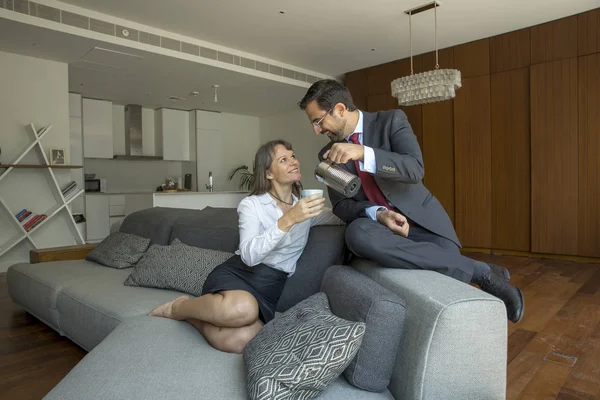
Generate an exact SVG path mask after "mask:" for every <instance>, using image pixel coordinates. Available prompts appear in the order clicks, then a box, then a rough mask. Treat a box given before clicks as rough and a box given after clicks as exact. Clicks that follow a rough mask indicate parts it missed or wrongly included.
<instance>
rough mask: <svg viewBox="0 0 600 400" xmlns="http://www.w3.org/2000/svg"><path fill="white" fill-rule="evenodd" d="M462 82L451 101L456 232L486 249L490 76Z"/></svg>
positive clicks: (489, 239)
mask: <svg viewBox="0 0 600 400" xmlns="http://www.w3.org/2000/svg"><path fill="white" fill-rule="evenodd" d="M455 54H456V53H455ZM462 84H463V86H462V88H461V89H459V90H458V92H457V95H456V99H455V100H454V154H455V159H454V165H455V167H454V170H455V193H456V200H455V201H456V202H455V210H456V232H457V234H458V237H459V239H460V240H461V242H462V244H463V246H467V247H484V248H490V247H491V242H492V226H491V225H492V213H491V208H492V182H491V180H492V178H491V175H492V174H491V127H490V118H491V117H490V77H489V75H483V76H480V77H476V78H467V79H463V82H462ZM425 168H427V167H425Z"/></svg>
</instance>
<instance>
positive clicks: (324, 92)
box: [298, 79, 356, 111]
mask: <svg viewBox="0 0 600 400" xmlns="http://www.w3.org/2000/svg"><path fill="white" fill-rule="evenodd" d="M313 100H316V101H317V104H318V105H319V108H320V109H321V110H331V109H332V108H333V107H334V106H335V105H336V104H337V103H342V104H344V105H345V106H346V108H347V109H348V110H349V111H354V110H356V107H355V106H354V102H353V101H352V95H351V94H350V92H349V91H348V89H346V87H345V86H344V85H342V84H341V83H339V82H338V81H336V80H333V79H323V80H320V81H317V82H315V83H313V84H312V86H311V87H310V88H309V89H308V91H307V92H306V94H305V95H304V98H303V99H302V100H301V101H300V102H299V103H298V105H299V106H300V108H301V109H302V110H306V106H307V105H308V103H310V102H311V101H313Z"/></svg>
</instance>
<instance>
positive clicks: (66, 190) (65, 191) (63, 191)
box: [61, 181, 77, 194]
mask: <svg viewBox="0 0 600 400" xmlns="http://www.w3.org/2000/svg"><path fill="white" fill-rule="evenodd" d="M76 186H77V183H76V182H75V181H71V182H69V183H68V184H67V185H65V187H63V188H62V189H61V192H62V194H65V193H67V192H68V191H69V190H71V189H72V188H74V187H76Z"/></svg>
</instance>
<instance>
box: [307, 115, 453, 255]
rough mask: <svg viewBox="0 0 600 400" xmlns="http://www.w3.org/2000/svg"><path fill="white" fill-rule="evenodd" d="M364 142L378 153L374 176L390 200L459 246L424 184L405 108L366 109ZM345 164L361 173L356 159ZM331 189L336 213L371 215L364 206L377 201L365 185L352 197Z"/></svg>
mask: <svg viewBox="0 0 600 400" xmlns="http://www.w3.org/2000/svg"><path fill="white" fill-rule="evenodd" d="M332 145H333V143H329V144H327V146H325V147H324V148H323V149H321V151H320V152H319V159H320V160H321V161H322V160H323V154H324V153H325V152H326V151H327V150H329V149H330V148H331V146H332ZM363 145H365V146H368V147H371V148H372V149H373V151H374V153H375V161H376V164H377V171H376V173H375V174H374V178H375V181H376V182H377V185H378V186H379V188H380V189H381V192H382V193H383V195H384V196H385V197H386V198H387V200H388V202H389V203H390V204H392V205H393V206H394V207H396V208H397V209H398V210H399V211H400V213H402V214H403V215H405V216H406V217H408V218H410V219H412V220H413V221H415V222H416V223H418V224H419V225H421V226H422V227H424V228H425V229H428V230H430V231H432V232H434V233H436V234H438V235H440V236H443V237H445V238H447V239H449V240H451V241H453V242H454V243H456V244H457V245H458V246H459V247H460V246H461V244H460V241H459V240H458V237H457V236H456V232H455V231H454V227H453V226H452V221H450V218H449V217H448V214H447V213H446V211H445V210H444V208H443V207H442V205H441V204H440V202H439V201H438V200H437V199H436V198H435V196H434V195H433V194H432V193H431V192H430V191H429V190H428V189H427V188H426V187H425V186H424V185H423V182H422V180H423V176H424V174H425V169H424V167H423V155H422V153H421V149H420V147H419V143H418V142H417V137H416V136H415V134H414V133H413V131H412V128H411V126H410V123H409V122H408V119H407V118H406V114H405V113H404V112H403V111H402V110H390V111H380V112H376V113H368V112H364V111H363ZM342 167H343V168H346V169H347V170H348V171H350V172H351V173H353V174H355V175H358V173H357V170H356V166H355V163H354V161H350V162H348V163H346V164H344V165H342ZM328 192H329V199H330V200H331V204H332V205H333V213H334V214H335V215H337V216H338V217H339V218H340V219H342V220H344V221H346V223H350V222H352V221H354V220H355V219H357V218H361V217H366V218H368V216H367V214H366V213H365V209H366V208H367V207H370V206H374V205H375V204H373V203H371V202H370V201H369V200H368V199H367V196H366V195H365V192H364V191H363V190H362V188H361V189H360V190H359V192H358V193H357V194H356V195H355V196H354V197H353V198H346V197H344V196H343V195H341V194H339V193H338V192H336V191H335V190H332V189H331V188H328Z"/></svg>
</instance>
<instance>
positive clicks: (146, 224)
mask: <svg viewBox="0 0 600 400" xmlns="http://www.w3.org/2000/svg"><path fill="white" fill-rule="evenodd" d="M199 212H200V211H197V210H188V209H181V208H167V207H153V208H146V209H144V210H140V211H136V212H133V213H131V214H129V215H128V216H127V217H125V219H124V220H123V223H122V224H121V226H120V228H119V232H124V233H131V234H133V235H137V236H141V237H145V238H148V239H150V244H160V245H163V246H164V245H167V244H169V240H170V238H171V230H172V228H173V224H174V223H175V221H177V220H178V219H179V218H180V216H182V215H186V214H187V215H190V214H192V215H193V214H196V213H199Z"/></svg>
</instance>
